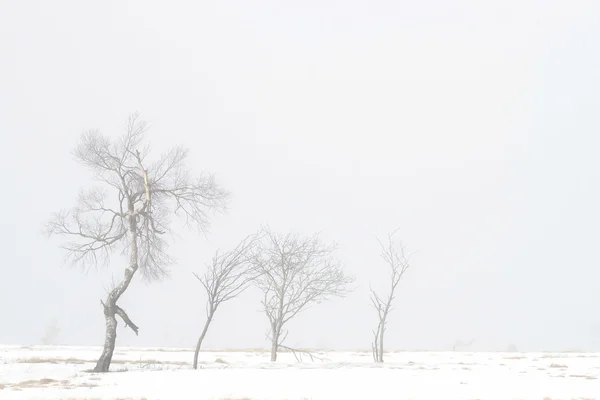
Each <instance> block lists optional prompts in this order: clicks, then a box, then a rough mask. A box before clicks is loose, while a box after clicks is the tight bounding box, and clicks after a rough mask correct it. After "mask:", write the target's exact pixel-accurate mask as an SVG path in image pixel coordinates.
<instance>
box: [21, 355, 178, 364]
mask: <svg viewBox="0 0 600 400" xmlns="http://www.w3.org/2000/svg"><path fill="white" fill-rule="evenodd" d="M15 362H16V363H18V364H90V363H92V364H93V363H95V362H96V360H84V359H81V358H74V357H70V358H56V357H55V358H42V357H31V358H20V359H18V360H16V361H15ZM111 364H120V365H123V364H139V365H153V364H164V365H188V364H189V362H187V361H163V360H157V359H154V358H152V359H145V360H144V359H141V360H119V359H116V360H112V361H111Z"/></svg>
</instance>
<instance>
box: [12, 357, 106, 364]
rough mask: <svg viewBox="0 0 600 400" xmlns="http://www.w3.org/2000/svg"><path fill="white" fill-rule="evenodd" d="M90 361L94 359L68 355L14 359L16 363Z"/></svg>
mask: <svg viewBox="0 0 600 400" xmlns="http://www.w3.org/2000/svg"><path fill="white" fill-rule="evenodd" d="M90 362H95V361H91V360H83V359H81V358H74V357H69V358H57V357H54V358H41V357H31V358H19V359H18V360H16V363H18V364H60V363H65V364H85V363H90Z"/></svg>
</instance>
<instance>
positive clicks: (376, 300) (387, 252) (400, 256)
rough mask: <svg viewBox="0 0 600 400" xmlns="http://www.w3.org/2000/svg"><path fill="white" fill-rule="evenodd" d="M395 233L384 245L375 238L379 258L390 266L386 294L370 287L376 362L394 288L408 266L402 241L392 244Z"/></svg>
mask: <svg viewBox="0 0 600 400" xmlns="http://www.w3.org/2000/svg"><path fill="white" fill-rule="evenodd" d="M395 233H396V232H393V233H391V234H389V235H388V242H387V243H386V244H385V245H384V244H383V243H382V242H381V241H380V240H379V239H377V241H378V242H379V245H380V247H381V258H383V260H384V261H385V262H386V263H387V265H388V267H389V268H390V291H389V292H388V294H387V296H385V297H383V298H382V297H381V296H379V295H378V294H377V293H376V292H375V290H373V288H371V304H372V305H373V307H374V308H375V310H377V318H378V323H377V329H376V330H374V331H373V336H374V340H373V343H372V345H371V347H372V350H373V360H374V361H375V362H377V363H382V362H383V337H384V333H385V329H386V324H387V318H388V315H389V313H390V312H391V311H392V302H393V300H394V298H395V296H396V288H397V287H398V283H400V279H401V278H402V275H404V273H405V272H406V270H407V269H408V268H409V266H410V264H409V262H408V259H407V258H406V256H405V250H404V246H403V245H402V243H398V244H394V241H393V236H394V234H395Z"/></svg>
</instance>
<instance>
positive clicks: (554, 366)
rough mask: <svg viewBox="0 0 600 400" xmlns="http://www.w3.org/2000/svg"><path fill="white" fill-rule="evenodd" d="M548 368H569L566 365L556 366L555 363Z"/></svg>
mask: <svg viewBox="0 0 600 400" xmlns="http://www.w3.org/2000/svg"><path fill="white" fill-rule="evenodd" d="M548 367H549V368H569V367H568V366H566V365H564V364H554V363H552V364H550V365H549V366H548Z"/></svg>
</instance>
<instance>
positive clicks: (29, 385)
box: [5, 378, 69, 390]
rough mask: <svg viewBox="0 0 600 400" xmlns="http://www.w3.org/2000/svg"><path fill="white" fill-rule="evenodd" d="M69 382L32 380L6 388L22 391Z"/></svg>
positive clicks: (8, 385)
mask: <svg viewBox="0 0 600 400" xmlns="http://www.w3.org/2000/svg"><path fill="white" fill-rule="evenodd" d="M68 383H69V381H57V380H56V379H50V378H43V379H37V380H34V379H30V380H26V381H21V382H18V383H12V384H7V385H6V386H5V387H10V388H11V389H14V390H22V389H28V388H40V387H46V386H51V385H57V384H68Z"/></svg>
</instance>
